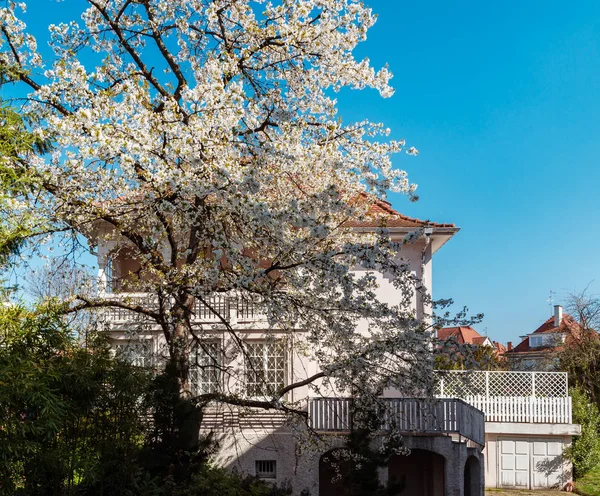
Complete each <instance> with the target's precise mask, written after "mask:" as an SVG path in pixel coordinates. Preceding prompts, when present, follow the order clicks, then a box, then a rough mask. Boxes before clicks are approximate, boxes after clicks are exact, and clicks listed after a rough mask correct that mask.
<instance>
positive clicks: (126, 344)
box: [113, 338, 155, 369]
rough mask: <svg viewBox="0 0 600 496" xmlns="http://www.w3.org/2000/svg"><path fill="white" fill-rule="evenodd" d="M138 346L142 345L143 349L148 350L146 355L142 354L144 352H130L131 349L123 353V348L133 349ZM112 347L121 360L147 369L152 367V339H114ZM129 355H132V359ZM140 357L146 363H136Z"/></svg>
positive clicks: (153, 361)
mask: <svg viewBox="0 0 600 496" xmlns="http://www.w3.org/2000/svg"><path fill="white" fill-rule="evenodd" d="M139 346H142V347H143V348H144V351H147V352H148V353H147V355H146V356H144V353H137V352H134V353H132V352H131V351H129V352H127V355H125V352H124V350H125V349H126V348H129V349H132V350H133V349H135V348H137V347H139ZM113 349H114V352H115V357H116V358H121V357H123V358H124V360H123V361H125V362H126V363H128V364H130V365H133V366H134V367H142V368H147V369H151V368H152V367H154V363H155V360H154V339H152V338H139V339H118V340H115V341H114V344H113ZM131 356H133V357H134V358H133V360H132V359H131ZM140 359H141V360H143V361H144V362H146V363H136V362H137V361H138V360H140Z"/></svg>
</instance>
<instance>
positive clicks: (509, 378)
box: [435, 370, 569, 398]
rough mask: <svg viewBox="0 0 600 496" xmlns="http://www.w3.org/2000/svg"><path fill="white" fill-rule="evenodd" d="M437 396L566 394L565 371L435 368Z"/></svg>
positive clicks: (549, 395) (550, 396)
mask: <svg viewBox="0 0 600 496" xmlns="http://www.w3.org/2000/svg"><path fill="white" fill-rule="evenodd" d="M435 393H436V395H437V396H443V397H454V398H465V397H467V396H536V397H541V398H562V397H567V396H568V395H569V390H568V385H567V374H566V372H516V371H511V372H501V371H490V372H488V371H477V370H474V371H437V372H436V391H435Z"/></svg>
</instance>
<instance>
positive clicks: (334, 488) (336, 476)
mask: <svg viewBox="0 0 600 496" xmlns="http://www.w3.org/2000/svg"><path fill="white" fill-rule="evenodd" d="M350 470H351V462H350V460H347V459H344V457H343V451H342V450H339V449H332V450H330V451H328V452H327V453H325V454H323V455H322V456H321V458H320V459H319V496H349V495H350V487H349V485H348V481H347V479H348V473H349V471H350Z"/></svg>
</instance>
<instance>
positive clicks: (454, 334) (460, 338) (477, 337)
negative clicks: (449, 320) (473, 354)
mask: <svg viewBox="0 0 600 496" xmlns="http://www.w3.org/2000/svg"><path fill="white" fill-rule="evenodd" d="M437 336H438V339H444V340H445V339H450V338H453V339H455V340H456V341H457V342H458V343H459V344H483V342H484V341H485V340H486V339H487V338H486V337H485V336H482V335H481V334H479V333H478V332H477V331H476V330H475V329H473V328H472V327H471V326H459V327H443V328H441V329H438V332H437Z"/></svg>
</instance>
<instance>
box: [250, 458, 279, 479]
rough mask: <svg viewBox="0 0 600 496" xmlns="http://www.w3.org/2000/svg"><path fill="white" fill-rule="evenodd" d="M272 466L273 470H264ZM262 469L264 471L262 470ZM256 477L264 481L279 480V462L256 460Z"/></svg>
mask: <svg viewBox="0 0 600 496" xmlns="http://www.w3.org/2000/svg"><path fill="white" fill-rule="evenodd" d="M271 464H272V470H264V469H265V468H267V467H269V465H271ZM261 465H262V467H261ZM260 468H262V469H263V470H260ZM254 475H255V476H256V477H257V478H259V479H262V480H273V479H277V460H254Z"/></svg>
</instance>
